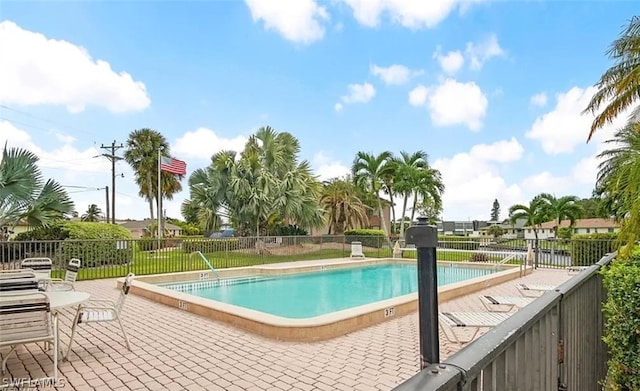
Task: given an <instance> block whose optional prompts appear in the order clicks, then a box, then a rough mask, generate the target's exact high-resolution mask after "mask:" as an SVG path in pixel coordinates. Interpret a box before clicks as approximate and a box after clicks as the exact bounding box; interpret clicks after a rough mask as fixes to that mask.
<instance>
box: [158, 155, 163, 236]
mask: <svg viewBox="0 0 640 391" xmlns="http://www.w3.org/2000/svg"><path fill="white" fill-rule="evenodd" d="M157 194H158V227H157V232H158V238H162V233H161V232H160V227H161V221H162V205H161V204H160V200H161V199H162V147H160V148H158V193H157Z"/></svg>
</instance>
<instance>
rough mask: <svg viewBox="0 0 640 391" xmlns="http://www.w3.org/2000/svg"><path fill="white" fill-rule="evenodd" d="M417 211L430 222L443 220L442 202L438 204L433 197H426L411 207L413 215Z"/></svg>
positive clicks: (432, 223) (435, 222)
mask: <svg viewBox="0 0 640 391" xmlns="http://www.w3.org/2000/svg"><path fill="white" fill-rule="evenodd" d="M416 211H417V212H418V214H419V215H420V216H422V217H425V218H426V219H427V223H428V224H431V225H435V224H437V223H438V221H440V220H441V218H440V215H441V214H442V203H440V204H437V203H436V202H435V201H434V200H433V199H432V198H431V197H426V198H423V199H422V200H421V201H420V202H418V203H417V204H415V206H414V207H413V208H411V215H412V216H413V215H414V213H415V212H416ZM411 221H413V220H411Z"/></svg>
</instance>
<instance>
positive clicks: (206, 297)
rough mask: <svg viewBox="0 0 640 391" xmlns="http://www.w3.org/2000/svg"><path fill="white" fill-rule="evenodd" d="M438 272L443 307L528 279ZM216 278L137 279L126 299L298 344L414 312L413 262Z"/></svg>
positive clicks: (348, 263)
mask: <svg viewBox="0 0 640 391" xmlns="http://www.w3.org/2000/svg"><path fill="white" fill-rule="evenodd" d="M438 266H439V267H438V270H439V276H438V280H439V281H438V282H439V284H440V287H439V288H438V301H439V302H441V303H442V302H444V301H447V300H451V299H454V298H456V297H460V296H462V295H468V294H470V293H473V292H476V291H478V290H481V289H485V288H487V287H490V286H492V285H495V284H499V283H502V282H505V281H510V280H514V279H517V278H518V277H521V276H523V275H526V274H528V273H530V272H531V271H530V270H527V269H526V268H524V269H523V268H521V267H518V266H516V265H500V266H498V267H497V266H496V265H490V264H481V263H470V262H453V263H452V262H438ZM218 273H219V276H220V280H218V278H217V274H216V273H212V272H211V271H208V270H199V271H192V272H180V273H167V274H155V275H146V276H136V278H135V280H134V282H133V286H132V287H131V292H132V293H133V294H135V295H139V296H142V297H146V298H147V299H149V300H152V301H155V302H158V303H162V304H164V305H167V306H170V307H173V308H177V309H179V310H181V311H185V312H190V313H192V314H196V315H200V316H204V317H207V318H210V319H212V320H215V321H218V322H221V323H224V324H227V325H230V326H233V327H237V328H240V329H244V330H246V331H249V332H252V333H255V334H258V335H261V336H263V337H267V338H274V339H278V340H287V341H298V342H301V341H306V342H311V341H322V340H326V339H329V338H334V337H337V336H340V335H344V334H346V333H349V332H352V331H356V330H359V329H362V328H365V327H368V326H371V325H374V324H377V323H380V322H384V321H387V320H390V319H393V318H395V317H399V316H404V315H407V314H410V313H413V312H415V311H416V310H417V308H418V292H417V270H416V262H415V260H414V261H410V260H396V259H359V260H352V259H348V258H347V259H325V260H317V261H299V262H286V263H278V264H265V265H256V266H246V267H237V268H228V269H221V270H218ZM122 282H123V279H119V280H118V284H119V285H121V284H122ZM201 293H202V295H201ZM340 308H342V309H340ZM277 314H279V315H277ZM314 314H315V316H314ZM318 314H319V315H318ZM212 327H216V326H213V325H212Z"/></svg>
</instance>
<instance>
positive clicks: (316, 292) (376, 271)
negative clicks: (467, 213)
mask: <svg viewBox="0 0 640 391" xmlns="http://www.w3.org/2000/svg"><path fill="white" fill-rule="evenodd" d="M493 272H495V269H493V268H492V269H485V268H469V267H462V266H456V265H452V266H438V285H439V286H442V285H445V284H450V283H453V282H459V281H463V280H468V279H471V278H475V277H480V276H484V275H487V274H490V273H493ZM164 287H165V288H169V289H175V290H179V291H182V292H186V293H190V294H192V295H196V296H200V297H203V298H207V299H212V300H217V301H221V302H224V303H228V304H233V305H237V306H240V307H245V308H250V309H253V310H257V311H261V312H266V313H269V314H273V315H277V316H282V317H285V318H309V317H313V316H318V315H324V314H328V313H331V312H335V311H340V310H344V309H347V308H351V307H357V306H360V305H364V304H369V303H374V302H376V301H381V300H386V299H391V298H393V297H396V296H402V295H406V294H409V293H413V292H417V290H418V282H417V269H416V266H415V265H410V264H383V265H375V266H364V267H353V268H341V269H332V270H325V271H318V272H311V273H299V274H291V275H286V276H273V277H271V276H251V277H240V278H235V279H229V280H222V281H220V282H218V281H216V280H209V281H206V282H195V283H180V284H175V283H173V284H167V285H164Z"/></svg>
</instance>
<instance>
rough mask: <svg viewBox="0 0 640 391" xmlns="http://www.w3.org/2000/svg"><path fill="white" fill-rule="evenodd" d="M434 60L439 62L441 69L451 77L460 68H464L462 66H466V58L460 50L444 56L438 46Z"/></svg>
mask: <svg viewBox="0 0 640 391" xmlns="http://www.w3.org/2000/svg"><path fill="white" fill-rule="evenodd" d="M433 58H434V59H436V60H437V61H438V63H439V64H440V68H442V70H443V71H444V72H445V73H447V74H449V75H453V74H454V73H456V72H458V71H459V70H460V68H462V65H464V56H462V53H460V51H459V50H456V51H450V52H447V53H446V54H442V52H441V48H440V46H438V47H437V48H436V51H435V53H433Z"/></svg>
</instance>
